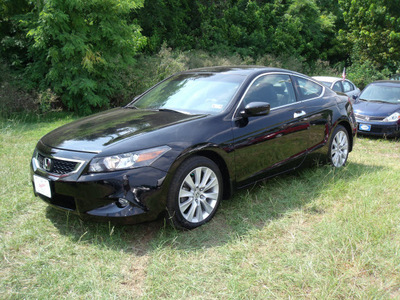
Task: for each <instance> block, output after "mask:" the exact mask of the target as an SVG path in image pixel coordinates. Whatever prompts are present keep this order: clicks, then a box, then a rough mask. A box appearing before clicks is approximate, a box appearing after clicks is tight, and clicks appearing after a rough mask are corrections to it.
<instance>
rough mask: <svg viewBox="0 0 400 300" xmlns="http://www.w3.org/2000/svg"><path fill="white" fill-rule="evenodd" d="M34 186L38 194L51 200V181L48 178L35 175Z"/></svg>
mask: <svg viewBox="0 0 400 300" xmlns="http://www.w3.org/2000/svg"><path fill="white" fill-rule="evenodd" d="M33 184H34V185H35V191H36V193H38V194H41V195H43V196H46V197H47V198H51V188H50V181H49V180H47V179H46V178H43V177H40V176H37V175H33Z"/></svg>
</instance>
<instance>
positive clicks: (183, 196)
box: [167, 156, 223, 229]
mask: <svg viewBox="0 0 400 300" xmlns="http://www.w3.org/2000/svg"><path fill="white" fill-rule="evenodd" d="M222 193H223V182H222V175H221V171H220V170H219V168H218V166H217V165H216V164H215V163H214V162H213V161H212V160H210V159H208V158H206V157H203V156H194V157H191V158H189V159H187V160H186V161H184V162H183V163H182V164H181V165H180V166H179V167H178V169H177V171H176V173H175V175H174V178H173V179H172V182H171V186H170V189H169V193H168V199H167V210H168V214H169V218H170V220H171V222H172V224H173V226H175V228H178V229H193V228H196V227H198V226H201V225H203V224H204V223H207V222H208V221H210V220H211V219H212V218H213V216H214V215H215V213H216V211H217V208H218V206H219V203H220V202H221V198H222Z"/></svg>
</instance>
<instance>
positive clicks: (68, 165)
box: [37, 153, 79, 175]
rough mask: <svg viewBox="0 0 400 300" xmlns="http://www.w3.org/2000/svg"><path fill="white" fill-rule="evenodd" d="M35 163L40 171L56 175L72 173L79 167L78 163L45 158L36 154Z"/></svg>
mask: <svg viewBox="0 0 400 300" xmlns="http://www.w3.org/2000/svg"><path fill="white" fill-rule="evenodd" d="M37 162H38V164H39V167H40V168H41V169H43V170H45V171H47V172H49V173H53V174H58V175H65V174H68V173H72V172H73V171H75V170H76V169H77V168H78V166H79V162H76V161H71V160H62V159H57V158H53V157H46V156H43V155H42V154H40V153H38V154H37Z"/></svg>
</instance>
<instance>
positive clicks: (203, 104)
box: [31, 66, 356, 229]
mask: <svg viewBox="0 0 400 300" xmlns="http://www.w3.org/2000/svg"><path fill="white" fill-rule="evenodd" d="M355 124H356V123H355V119H354V115H353V110H352V106H351V103H350V100H349V98H348V97H347V96H345V95H339V94H336V93H335V92H333V91H332V90H330V89H329V88H326V87H324V86H323V85H321V84H320V83H318V82H316V81H315V80H313V79H311V78H309V77H307V76H305V75H302V74H299V73H296V72H292V71H288V70H284V69H275V68H266V67H258V66H257V67H255V66H247V67H214V68H203V69H196V70H190V71H186V72H182V73H178V74H175V75H173V76H171V77H169V78H167V79H166V80H164V81H162V82H160V83H158V84H157V85H155V86H154V87H152V88H151V89H149V90H148V91H146V92H145V93H143V94H142V95H140V96H138V97H137V98H135V99H134V100H133V101H132V102H131V103H129V104H128V105H126V106H124V107H121V108H115V109H111V110H109V111H106V112H102V113H98V114H95V115H92V116H89V117H86V118H83V119H80V120H77V121H74V122H72V123H70V124H67V125H64V126H62V127H60V128H58V129H56V130H54V131H52V132H50V133H48V134H47V135H45V136H44V137H43V138H42V139H41V140H40V141H39V142H38V144H37V146H36V149H35V151H34V153H33V157H32V163H31V178H32V182H33V187H34V192H35V194H36V195H37V196H39V197H40V198H41V199H43V200H44V201H45V202H47V203H48V204H49V205H51V206H53V207H56V208H59V209H62V210H65V211H70V212H72V213H75V214H77V215H79V216H80V217H81V218H82V219H95V220H107V221H115V222H119V223H123V224H128V223H137V222H142V221H148V220H154V219H156V218H157V217H158V216H159V215H160V214H161V213H163V212H165V211H167V212H168V216H169V219H170V220H171V221H172V223H173V224H174V226H176V227H177V228H181V229H184V228H186V229H192V228H195V227H198V226H200V225H202V224H204V223H206V222H207V221H209V220H210V219H211V218H212V217H213V216H214V215H215V213H216V211H217V208H218V205H219V203H220V201H221V199H223V198H228V197H229V196H230V195H231V194H232V192H234V191H235V190H236V189H238V188H242V187H245V186H247V185H249V184H252V183H254V182H256V181H259V180H261V179H265V178H268V177H271V176H274V175H277V174H281V173H283V172H286V171H290V170H293V169H295V168H298V167H299V166H301V165H302V164H303V162H304V161H306V160H309V159H311V158H316V157H319V158H322V159H324V160H327V161H328V162H329V163H331V164H332V165H333V166H334V167H342V166H343V165H344V164H345V163H346V160H347V157H348V154H349V152H350V151H351V150H352V147H353V138H354V136H355V133H356V125H355Z"/></svg>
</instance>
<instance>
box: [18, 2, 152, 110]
mask: <svg viewBox="0 0 400 300" xmlns="http://www.w3.org/2000/svg"><path fill="white" fill-rule="evenodd" d="M140 4H141V2H140V1H130V0H124V1H117V0H89V1H84V2H82V1H79V0H70V1H63V0H48V1H46V2H45V4H44V7H43V9H42V11H41V12H40V15H39V18H38V21H37V25H36V26H35V27H34V28H32V29H31V30H30V31H29V33H28V36H29V37H31V38H33V39H34V43H33V44H32V45H30V48H29V51H30V55H31V58H32V60H33V61H32V63H31V64H29V65H28V67H27V72H26V74H27V75H28V76H30V78H31V80H32V81H33V82H37V83H38V84H39V86H40V89H42V90H46V89H47V88H51V89H52V90H53V91H54V92H55V93H56V94H58V95H60V96H61V99H62V101H63V103H64V104H65V105H66V106H67V107H68V109H71V110H74V111H76V112H79V113H83V114H85V113H89V112H90V111H91V109H93V108H95V107H106V106H108V105H109V101H110V100H109V99H110V97H111V96H113V95H114V94H115V93H117V92H118V91H120V90H121V89H122V88H123V87H122V86H121V84H120V83H121V80H120V76H121V74H122V73H123V72H124V71H125V70H126V68H127V66H129V65H131V64H132V63H133V61H134V60H133V56H134V55H135V54H136V53H137V51H138V50H139V49H140V47H141V46H142V45H143V43H144V42H145V39H144V38H143V37H142V35H141V33H140V31H139V27H138V26H136V25H133V24H128V22H127V17H128V14H129V12H130V11H131V9H133V8H137V7H138V5H140Z"/></svg>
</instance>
